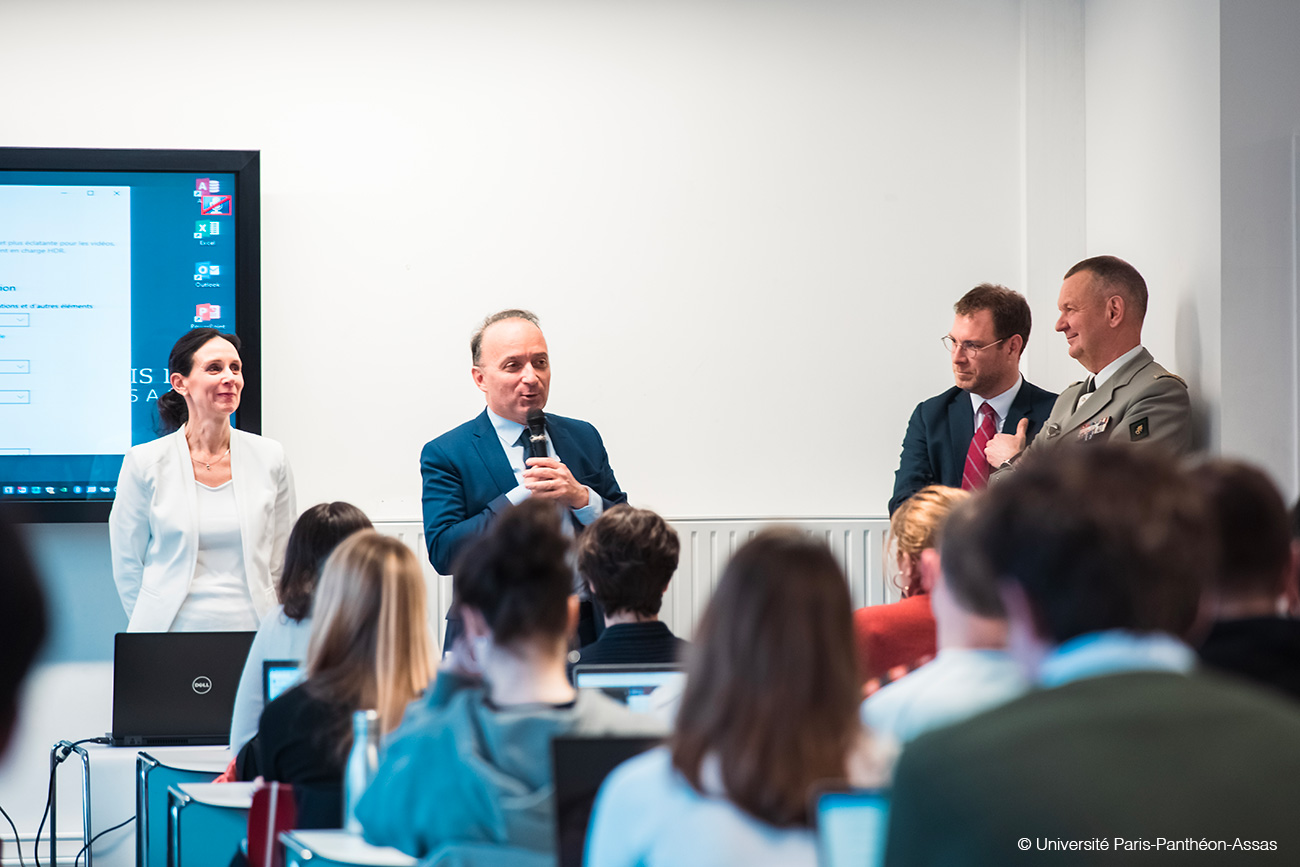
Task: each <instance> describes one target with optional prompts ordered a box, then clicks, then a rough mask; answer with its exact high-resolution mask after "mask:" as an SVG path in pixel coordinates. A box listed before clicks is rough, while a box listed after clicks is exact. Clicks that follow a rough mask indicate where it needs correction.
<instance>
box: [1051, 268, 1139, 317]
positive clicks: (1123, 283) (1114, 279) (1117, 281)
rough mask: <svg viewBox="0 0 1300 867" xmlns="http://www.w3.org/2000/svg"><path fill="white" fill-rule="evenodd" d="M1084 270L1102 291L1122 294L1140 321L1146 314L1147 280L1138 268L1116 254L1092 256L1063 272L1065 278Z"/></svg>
mask: <svg viewBox="0 0 1300 867" xmlns="http://www.w3.org/2000/svg"><path fill="white" fill-rule="evenodd" d="M1080 271H1086V272H1088V273H1089V274H1091V275H1092V276H1093V278H1094V279H1095V280H1096V281H1097V282H1098V283H1100V284H1101V288H1102V289H1103V291H1106V292H1111V293H1115V294H1119V295H1123V296H1124V300H1125V301H1127V302H1128V303H1129V304H1130V305H1131V306H1132V307H1133V309H1134V310H1135V311H1136V312H1137V318H1138V321H1139V322H1141V321H1142V320H1143V319H1144V318H1145V317H1146V315H1147V281H1146V280H1143V279H1142V275H1141V274H1139V273H1138V269H1136V268H1134V267H1133V266H1132V265H1130V264H1129V263H1127V262H1125V261H1124V260H1123V259H1121V258H1119V257H1118V256H1093V257H1092V258H1091V259H1084V260H1083V261H1082V262H1079V263H1077V264H1075V265H1074V266H1073V267H1072V268H1070V270H1069V271H1066V272H1065V278H1064V279H1066V280H1068V279H1070V278H1071V277H1073V276H1074V275H1075V274H1078V273H1079V272H1080Z"/></svg>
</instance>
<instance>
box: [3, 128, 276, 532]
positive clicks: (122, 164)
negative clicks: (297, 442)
mask: <svg viewBox="0 0 1300 867" xmlns="http://www.w3.org/2000/svg"><path fill="white" fill-rule="evenodd" d="M260 157H261V152H260V151H208V150H124V149H104V148H14V147H0V170H10V171H32V172H176V173H195V174H208V173H213V174H216V173H223V174H233V175H234V176H235V201H236V202H237V203H238V206H237V207H236V208H235V213H234V218H235V332H236V333H237V334H238V335H239V338H240V341H241V343H242V344H243V349H242V350H241V351H240V356H241V359H242V360H243V363H244V388H243V393H242V396H241V397H240V401H239V412H237V413H236V414H235V426H236V427H238V428H239V429H240V430H245V431H248V432H249V433H255V434H260V433H261V432H262V379H261V370H262V351H261V344H262V341H261V337H262V240H261V234H262V218H261V168H260V165H259V162H260ZM3 505H4V511H5V513H6V515H7V517H8V518H9V519H10V520H12V521H16V522H19V523H28V524H48V523H95V522H103V521H107V520H108V513H109V510H110V509H111V508H112V505H113V503H112V501H111V500H94V501H89V500H74V499H66V500H59V499H48V500H46V499H42V500H23V501H10V502H7V503H4V504H3Z"/></svg>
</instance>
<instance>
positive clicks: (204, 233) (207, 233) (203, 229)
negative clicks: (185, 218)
mask: <svg viewBox="0 0 1300 867" xmlns="http://www.w3.org/2000/svg"><path fill="white" fill-rule="evenodd" d="M220 234H221V224H220V223H218V222H217V221H216V220H196V221H195V222H194V237H196V238H207V237H211V236H212V235H220Z"/></svg>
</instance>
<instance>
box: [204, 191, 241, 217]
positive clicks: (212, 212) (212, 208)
mask: <svg viewBox="0 0 1300 867" xmlns="http://www.w3.org/2000/svg"><path fill="white" fill-rule="evenodd" d="M233 199H234V197H233V196H199V213H200V214H203V215H204V216H208V217H229V216H230V215H231V214H232V213H234V212H233V210H232V207H233Z"/></svg>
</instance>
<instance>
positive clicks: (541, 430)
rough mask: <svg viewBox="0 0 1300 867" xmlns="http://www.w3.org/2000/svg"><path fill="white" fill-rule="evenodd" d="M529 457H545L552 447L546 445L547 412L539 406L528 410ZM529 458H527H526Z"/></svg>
mask: <svg viewBox="0 0 1300 867" xmlns="http://www.w3.org/2000/svg"><path fill="white" fill-rule="evenodd" d="M527 419H528V457H529V458H544V457H546V456H547V455H548V454H549V452H550V449H548V448H547V447H546V413H544V412H542V411H541V410H540V409H538V408H537V407H533V408H532V409H530V410H528V415H527ZM525 460H527V458H525Z"/></svg>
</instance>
